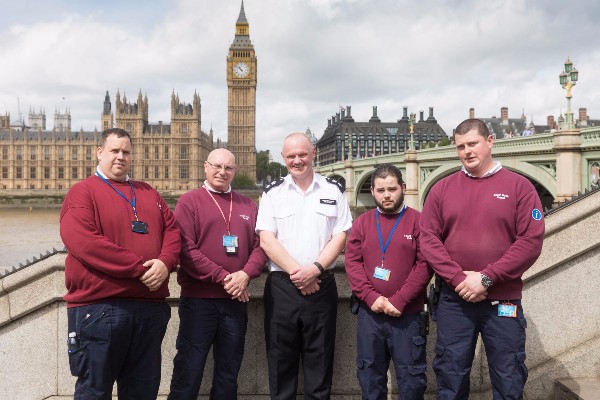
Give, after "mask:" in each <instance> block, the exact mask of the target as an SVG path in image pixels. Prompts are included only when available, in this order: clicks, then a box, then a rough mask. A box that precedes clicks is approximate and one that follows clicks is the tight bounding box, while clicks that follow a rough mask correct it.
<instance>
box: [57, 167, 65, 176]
mask: <svg viewBox="0 0 600 400" xmlns="http://www.w3.org/2000/svg"><path fill="white" fill-rule="evenodd" d="M58 179H65V167H58Z"/></svg>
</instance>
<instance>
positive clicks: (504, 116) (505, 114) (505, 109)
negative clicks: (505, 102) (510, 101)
mask: <svg viewBox="0 0 600 400" xmlns="http://www.w3.org/2000/svg"><path fill="white" fill-rule="evenodd" d="M500 118H502V125H508V107H502V108H501V109H500Z"/></svg>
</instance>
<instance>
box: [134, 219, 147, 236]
mask: <svg viewBox="0 0 600 400" xmlns="http://www.w3.org/2000/svg"><path fill="white" fill-rule="evenodd" d="M131 232H134V233H141V234H146V233H148V224H147V223H145V222H142V221H131Z"/></svg>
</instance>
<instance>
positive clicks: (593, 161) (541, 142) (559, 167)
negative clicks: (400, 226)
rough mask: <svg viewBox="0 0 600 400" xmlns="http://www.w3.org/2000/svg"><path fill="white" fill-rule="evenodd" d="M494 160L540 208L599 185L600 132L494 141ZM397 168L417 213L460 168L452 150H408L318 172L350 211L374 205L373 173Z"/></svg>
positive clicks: (568, 132)
mask: <svg viewBox="0 0 600 400" xmlns="http://www.w3.org/2000/svg"><path fill="white" fill-rule="evenodd" d="M492 154H493V157H494V160H496V161H500V163H501V164H502V166H503V167H504V168H507V169H509V170H512V171H514V172H517V173H519V174H521V175H523V176H524V177H526V178H527V179H529V180H530V181H531V183H533V185H534V186H535V188H536V189H537V191H538V193H539V195H540V198H541V199H542V204H543V205H544V208H551V207H552V205H553V204H557V203H559V202H562V201H565V200H568V199H571V198H572V197H573V196H575V195H577V194H578V193H581V192H583V191H585V190H587V189H589V188H591V187H592V185H596V184H597V183H598V178H599V171H600V127H598V126H594V127H588V128H584V129H576V130H559V131H553V132H548V133H542V134H535V135H531V136H522V137H515V138H507V139H498V140H495V141H494V145H493V148H492ZM383 163H391V164H394V165H396V166H397V167H398V168H400V170H401V171H402V176H403V178H404V181H405V182H406V194H405V201H406V203H407V205H409V206H411V207H413V208H416V209H421V208H422V206H423V203H424V201H425V198H426V197H427V193H428V192H429V190H430V189H431V187H432V186H433V185H434V184H435V183H436V182H438V181H439V180H440V179H442V178H444V177H446V176H448V175H449V174H451V173H453V172H455V171H457V170H459V169H460V167H461V164H460V161H459V159H458V156H457V153H456V148H455V147H454V146H453V145H448V146H442V147H433V148H426V149H421V150H416V151H415V150H407V151H406V152H404V153H395V154H386V155H380V156H375V157H366V158H361V159H347V160H345V161H340V162H336V163H333V164H328V165H324V166H317V168H316V169H317V171H318V172H319V173H320V174H322V175H324V176H327V177H332V178H334V179H337V180H340V181H341V182H342V183H343V184H344V185H345V187H346V194H347V196H348V201H349V203H350V205H351V206H356V207H361V206H373V205H374V203H373V200H372V196H371V194H370V183H371V182H370V181H371V175H372V173H373V170H374V168H375V167H376V166H377V165H379V164H383Z"/></svg>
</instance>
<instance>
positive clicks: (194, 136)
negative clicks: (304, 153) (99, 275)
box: [0, 2, 257, 193]
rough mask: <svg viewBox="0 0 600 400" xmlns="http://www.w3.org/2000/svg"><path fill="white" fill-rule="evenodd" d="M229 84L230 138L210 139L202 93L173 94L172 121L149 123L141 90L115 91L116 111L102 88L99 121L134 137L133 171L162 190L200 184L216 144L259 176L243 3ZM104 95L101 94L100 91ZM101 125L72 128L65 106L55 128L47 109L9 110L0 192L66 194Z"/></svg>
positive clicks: (0, 149)
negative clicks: (17, 114)
mask: <svg viewBox="0 0 600 400" xmlns="http://www.w3.org/2000/svg"><path fill="white" fill-rule="evenodd" d="M226 76H227V87H228V136H227V143H222V142H221V141H220V140H217V141H216V142H215V141H214V138H213V132H212V128H211V129H210V131H209V132H208V133H206V132H205V131H203V130H202V124H201V122H202V118H201V102H200V95H199V94H198V93H194V94H193V97H192V101H191V102H190V103H186V102H182V101H181V100H180V98H179V95H178V94H176V93H175V92H173V93H172V95H171V121H170V123H163V122H162V121H159V122H158V123H149V118H148V117H149V116H148V98H147V96H143V95H142V91H141V90H140V91H139V93H138V95H137V98H134V99H128V98H127V97H126V95H125V94H123V96H122V97H121V93H120V92H119V91H117V93H116V96H115V103H114V106H115V107H114V111H113V107H112V105H113V103H112V102H111V97H110V94H109V92H108V91H107V92H106V94H105V96H104V102H103V103H102V102H101V101H99V105H100V104H102V107H99V111H100V110H101V113H100V126H101V127H102V130H106V129H108V128H111V127H118V128H122V129H125V130H126V131H127V132H129V133H130V135H131V137H132V153H133V161H132V165H131V171H130V174H129V175H130V177H131V178H132V179H139V180H144V181H145V182H147V183H148V184H150V185H152V186H153V187H154V188H156V189H157V190H160V191H187V190H191V189H194V188H197V187H199V186H200V185H201V184H202V182H203V180H204V178H205V176H204V168H203V162H204V160H206V158H207V156H208V153H209V152H210V151H211V150H212V149H213V148H217V147H227V148H228V149H229V150H230V151H231V152H232V153H233V154H234V155H235V157H236V163H237V166H238V174H242V175H246V176H248V177H249V178H250V179H252V180H253V181H255V180H256V127H255V121H256V82H257V62H256V56H255V53H254V48H253V45H252V43H251V41H250V29H249V24H248V21H247V19H246V15H245V12H244V5H243V2H242V6H241V9H240V13H239V17H238V20H237V22H236V26H235V38H234V40H233V42H232V44H231V46H230V48H229V54H228V56H227V60H226ZM100 99H101V97H100ZM101 135H102V131H98V130H97V129H94V131H84V130H83V129H81V130H79V131H73V130H72V129H71V115H70V112H69V110H68V109H67V110H65V111H64V112H61V111H59V110H57V111H55V113H54V126H53V129H52V130H47V129H46V113H45V111H44V110H39V112H37V113H36V112H35V111H34V110H30V111H29V114H28V123H27V124H25V122H24V121H23V120H22V119H21V118H19V120H18V121H15V122H14V123H12V122H11V118H10V114H9V113H8V112H5V113H4V114H3V115H0V178H1V179H0V191H2V192H3V193H11V192H23V191H27V192H32V191H40V192H48V193H63V192H64V191H66V190H68V189H69V188H70V187H71V186H73V185H74V184H75V183H77V182H79V181H80V180H82V179H85V178H86V177H88V176H91V175H92V174H94V173H95V170H96V165H97V163H98V162H97V158H96V150H97V148H98V144H99V142H100V138H101Z"/></svg>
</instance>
